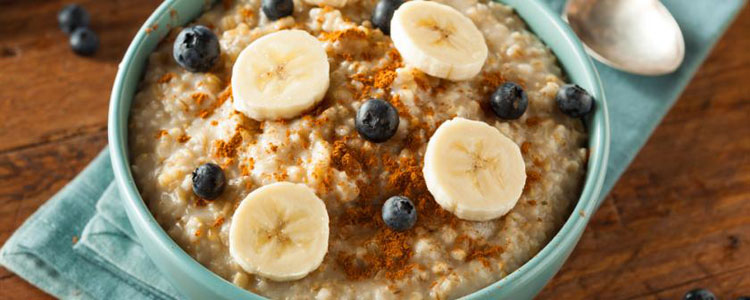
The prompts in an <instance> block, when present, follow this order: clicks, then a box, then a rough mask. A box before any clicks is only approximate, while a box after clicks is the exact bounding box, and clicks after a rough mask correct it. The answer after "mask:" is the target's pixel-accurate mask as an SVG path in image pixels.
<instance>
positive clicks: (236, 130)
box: [129, 0, 587, 299]
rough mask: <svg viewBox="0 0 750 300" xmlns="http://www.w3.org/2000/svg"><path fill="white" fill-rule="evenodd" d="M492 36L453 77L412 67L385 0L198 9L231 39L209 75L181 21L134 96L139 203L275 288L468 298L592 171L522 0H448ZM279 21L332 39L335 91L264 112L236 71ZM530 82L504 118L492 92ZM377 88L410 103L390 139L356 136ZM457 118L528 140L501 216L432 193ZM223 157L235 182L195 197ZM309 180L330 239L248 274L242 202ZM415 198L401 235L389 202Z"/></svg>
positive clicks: (175, 231) (581, 133)
mask: <svg viewBox="0 0 750 300" xmlns="http://www.w3.org/2000/svg"><path fill="white" fill-rule="evenodd" d="M437 2H441V3H444V4H447V5H450V6H452V7H454V8H455V9H457V10H458V11H460V12H461V13H463V14H464V15H466V16H467V17H468V18H470V19H471V21H473V23H474V24H475V25H476V27H477V28H478V29H479V31H480V32H481V33H482V35H484V38H485V41H486V44H487V48H488V50H489V51H488V53H489V54H488V57H487V60H486V62H485V64H484V66H483V67H482V69H481V71H480V73H479V74H478V75H477V76H474V77H473V78H471V79H468V80H463V81H449V80H445V79H439V78H436V77H432V76H429V75H426V74H425V73H423V72H421V71H419V70H418V69H416V68H414V67H412V66H410V65H409V64H407V63H405V62H404V61H403V59H402V58H401V55H400V54H399V52H398V51H397V50H396V49H395V47H394V46H393V43H392V42H391V40H390V38H389V37H388V36H387V35H384V34H383V33H382V32H381V31H379V30H377V29H373V26H372V24H371V23H370V21H369V20H370V16H371V14H372V10H373V8H374V6H375V5H376V2H375V1H373V0H350V1H349V3H347V4H346V5H345V6H344V7H341V8H333V7H329V6H325V5H320V6H318V5H310V4H308V3H306V2H302V1H299V0H295V1H294V12H293V15H292V16H291V17H285V18H281V19H279V20H277V21H270V20H269V19H267V18H266V16H265V15H263V13H262V10H261V1H260V0H249V1H223V2H222V3H219V4H216V5H214V6H213V7H210V8H207V10H206V11H205V12H204V13H203V14H202V15H201V16H200V17H199V18H198V19H196V20H195V21H194V23H195V24H201V25H204V26H206V27H208V28H210V29H211V30H212V31H214V32H215V33H216V34H217V36H218V37H219V43H220V50H221V56H220V58H219V61H218V63H216V65H214V66H213V68H212V69H211V70H210V71H209V72H205V73H190V72H187V71H185V70H184V69H182V68H180V67H179V66H178V65H177V64H176V63H175V61H174V60H173V59H172V45H171V44H172V41H173V40H174V39H175V37H176V35H177V32H178V31H179V28H176V29H174V30H172V33H171V34H170V35H169V36H167V37H166V38H165V41H164V42H163V43H162V44H161V45H160V46H159V47H158V48H157V49H156V51H155V52H153V53H152V54H151V56H150V58H149V64H148V68H147V70H146V73H145V76H144V79H143V81H142V82H141V84H140V86H139V91H138V92H137V94H136V96H135V100H134V103H133V106H132V111H131V117H130V121H129V122H130V124H129V132H130V137H129V139H130V153H131V162H132V170H133V173H134V176H135V179H136V182H137V185H138V187H139V189H140V193H141V195H142V196H143V199H144V200H145V201H146V203H147V204H148V206H149V208H150V210H151V212H152V213H153V215H154V216H155V217H156V219H157V221H158V222H159V224H160V225H161V226H163V227H164V229H165V230H166V231H167V232H168V234H169V235H170V236H171V237H172V238H173V239H174V240H175V241H176V242H177V243H178V244H179V245H180V246H181V247H182V248H183V249H184V250H185V251H186V252H187V253H189V254H190V255H191V256H193V257H194V258H195V259H196V260H197V261H198V262H200V263H201V264H203V265H204V266H206V267H207V268H209V269H210V270H212V271H213V272H215V273H216V274H218V275H219V276H221V277H223V278H226V279H227V280H229V281H231V282H233V283H234V284H236V285H238V286H240V287H242V288H245V289H248V290H250V291H253V292H255V293H258V294H260V295H263V296H266V297H269V298H274V299H277V298H304V299H310V298H315V299H340V298H370V299H395V298H404V299H429V298H439V299H446V298H456V297H460V296H463V295H467V294H469V293H472V292H474V291H476V290H478V289H481V288H483V287H485V286H487V285H488V284H491V283H493V282H495V281H497V280H499V279H501V278H503V277H504V276H506V275H508V274H509V273H510V272H512V271H513V270H515V269H517V268H518V267H520V266H521V265H522V264H523V263H525V262H526V261H528V260H529V259H530V258H531V257H533V256H534V255H535V254H536V253H537V252H538V251H539V250H540V249H541V248H542V247H543V246H544V245H545V244H546V243H547V242H548V241H549V240H550V239H551V238H552V236H553V235H554V234H555V233H556V232H557V230H558V229H559V228H560V226H561V225H562V223H563V222H564V221H565V219H566V218H567V217H568V216H569V215H570V211H571V207H572V204H573V203H574V202H575V200H576V199H577V198H578V195H579V193H580V187H581V184H582V182H583V176H584V173H585V165H586V158H587V150H586V148H585V143H586V138H587V137H586V133H585V129H584V126H583V124H582V122H581V121H580V120H579V119H575V118H570V117H568V116H565V115H563V114H562V113H561V112H560V111H559V109H558V108H557V106H556V104H555V94H556V93H557V91H558V90H559V89H560V87H561V86H562V85H563V84H564V82H563V79H562V76H563V75H562V72H561V69H560V67H559V66H558V65H557V61H556V58H555V56H554V55H553V54H552V53H551V52H550V50H549V49H547V48H546V47H545V46H544V45H543V44H542V43H541V42H540V41H539V39H538V38H537V37H535V36H534V35H533V34H532V33H530V32H529V31H528V30H527V29H526V28H525V25H524V23H523V21H522V20H521V19H520V18H519V17H518V16H516V15H515V14H514V12H513V10H512V9H511V8H510V7H507V6H504V5H502V4H498V3H494V2H486V1H476V0H440V1H437ZM282 29H301V30H304V31H307V32H309V33H310V34H311V35H313V36H314V37H316V38H317V39H318V40H319V41H321V42H322V43H323V45H324V48H325V51H326V53H327V55H328V61H329V63H330V87H329V88H328V90H327V93H326V95H325V97H324V99H323V100H322V101H321V102H320V103H318V104H317V105H316V106H314V107H313V108H312V109H310V110H308V111H306V112H305V113H304V114H302V115H301V116H297V117H295V118H291V119H286V120H276V121H262V122H258V121H255V120H253V119H250V118H248V117H247V116H245V115H243V114H242V113H240V112H237V111H235V110H234V109H233V106H232V101H233V98H232V90H231V84H230V81H231V78H230V77H231V74H232V66H233V64H234V61H235V60H236V59H237V57H238V55H239V54H240V51H242V50H243V49H244V48H245V47H246V46H247V45H249V44H250V43H251V42H253V41H254V40H256V39H258V38H260V37H262V36H264V35H266V34H268V33H272V32H275V31H279V30H282ZM506 81H513V82H516V83H518V84H520V85H521V86H523V88H524V89H525V91H526V93H527V95H528V99H529V102H528V109H527V110H526V112H525V114H523V115H522V116H521V117H520V118H519V119H517V120H501V119H499V118H497V117H496V116H495V115H494V114H493V113H492V111H491V109H490V108H489V104H488V98H489V95H490V94H491V93H492V92H493V91H494V90H495V89H496V88H497V87H498V86H499V85H500V84H502V83H503V82H506ZM373 97H378V98H382V99H385V100H386V101H388V102H389V103H391V104H392V105H393V106H395V107H396V109H397V110H398V115H399V119H400V121H399V125H398V130H397V131H396V134H395V135H394V136H393V137H392V138H390V139H389V140H388V141H386V142H384V143H372V142H368V141H365V140H363V139H362V138H361V137H360V136H358V134H357V131H356V129H355V115H356V112H357V109H358V108H359V107H360V106H361V105H362V103H363V101H365V100H367V99H369V98H373ZM454 117H463V118H466V119H471V120H479V121H483V122H485V123H487V124H489V125H491V126H493V127H494V128H496V129H497V130H499V131H500V132H501V133H502V134H503V135H505V136H507V137H508V138H510V139H511V140H512V141H513V142H515V143H516V144H517V145H518V146H519V147H520V149H521V153H522V154H523V160H524V163H525V166H526V175H527V177H526V183H525V187H524V189H523V194H522V195H521V197H520V199H519V200H518V202H517V204H516V205H515V207H514V208H513V209H512V210H510V212H508V213H507V214H506V215H505V216H503V217H501V218H497V219H494V220H490V221H483V222H476V221H465V220H461V219H459V218H457V217H455V216H454V215H453V214H452V213H450V212H448V211H446V210H443V209H442V208H441V207H440V206H439V205H438V204H437V203H436V202H435V200H434V199H433V198H432V196H431V194H430V192H429V191H428V190H427V188H426V185H425V181H424V178H423V175H422V168H423V157H424V154H425V148H426V146H427V142H428V140H429V138H430V136H431V135H432V134H433V133H434V132H435V130H436V129H437V128H438V126H440V124H442V123H443V122H445V121H447V120H450V119H452V118H454ZM204 163H216V164H218V165H219V166H221V168H222V169H223V170H224V173H225V174H226V178H227V182H226V189H225V191H224V192H223V194H222V195H221V196H220V197H218V198H217V199H214V200H211V201H208V200H204V199H199V198H197V197H196V196H195V195H194V194H193V191H192V189H191V184H192V182H191V172H192V171H193V170H194V169H195V168H196V167H198V166H199V165H201V164H204ZM279 181H289V182H295V183H302V184H304V185H306V186H308V187H309V188H311V189H312V190H313V191H314V192H315V194H316V195H317V196H318V197H319V198H320V199H322V200H323V202H324V203H325V207H326V210H327V212H328V215H329V216H330V237H329V243H328V251H327V254H326V255H325V258H324V259H323V262H322V264H321V265H320V267H318V268H317V269H316V270H315V271H313V272H311V273H310V274H308V275H307V276H306V277H304V278H301V279H299V280H295V281H286V282H277V281H272V280H269V279H267V278H263V277H261V276H256V275H253V274H249V273H246V272H245V271H243V269H242V268H241V267H240V266H239V265H238V264H237V263H236V262H235V261H234V260H233V259H232V257H231V256H230V255H229V250H228V248H229V245H228V243H229V242H228V235H229V231H230V224H231V218H232V215H233V212H234V211H235V209H236V208H237V207H238V206H239V204H240V202H241V201H242V199H243V198H245V196H247V195H248V194H249V193H250V192H252V191H253V190H256V189H257V188H259V187H261V186H265V185H269V184H271V183H274V182H279ZM394 195H403V196H406V197H408V198H409V199H411V200H412V201H413V202H414V205H415V206H416V209H417V212H418V219H417V222H416V225H415V226H414V227H413V228H412V229H410V230H407V231H403V232H396V231H393V230H391V229H389V228H388V227H387V226H385V225H384V222H383V220H382V219H381V217H380V212H381V206H382V205H383V202H384V201H385V200H386V199H388V198H389V197H391V196H394Z"/></svg>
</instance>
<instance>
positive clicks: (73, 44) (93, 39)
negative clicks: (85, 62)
mask: <svg viewBox="0 0 750 300" xmlns="http://www.w3.org/2000/svg"><path fill="white" fill-rule="evenodd" d="M69 42H70V48H72V49H73V52H75V53H76V54H78V55H83V56H91V55H94V53H96V50H98V49H99V37H98V36H97V35H96V33H95V32H94V31H93V30H91V29H89V28H87V27H81V28H78V29H76V30H75V31H73V33H72V34H71V35H70V40H69Z"/></svg>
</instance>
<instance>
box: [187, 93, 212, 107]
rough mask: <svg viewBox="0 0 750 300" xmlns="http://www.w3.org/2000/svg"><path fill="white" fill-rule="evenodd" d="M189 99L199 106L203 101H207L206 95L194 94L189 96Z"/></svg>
mask: <svg viewBox="0 0 750 300" xmlns="http://www.w3.org/2000/svg"><path fill="white" fill-rule="evenodd" d="M190 98H192V99H193V101H195V103H196V104H198V105H201V103H203V101H206V99H208V95H207V94H206V93H200V92H196V93H193V94H192V95H190Z"/></svg>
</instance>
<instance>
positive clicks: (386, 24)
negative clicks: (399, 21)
mask: <svg viewBox="0 0 750 300" xmlns="http://www.w3.org/2000/svg"><path fill="white" fill-rule="evenodd" d="M401 4H404V1H402V0H380V1H379V2H378V4H376V5H375V10H374V11H373V12H372V18H371V19H370V22H372V26H375V28H378V29H380V31H382V32H383V33H385V34H386V35H389V34H391V19H393V13H394V12H395V11H396V9H398V7H399V6H401Z"/></svg>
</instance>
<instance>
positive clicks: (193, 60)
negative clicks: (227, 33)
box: [172, 25, 220, 73]
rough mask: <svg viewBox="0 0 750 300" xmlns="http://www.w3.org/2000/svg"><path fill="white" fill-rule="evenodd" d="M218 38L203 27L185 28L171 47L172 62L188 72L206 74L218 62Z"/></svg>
mask: <svg viewBox="0 0 750 300" xmlns="http://www.w3.org/2000/svg"><path fill="white" fill-rule="evenodd" d="M219 51H220V50H219V38H217V37H216V34H214V33H213V31H211V30H210V29H208V28H206V27H205V26H201V25H195V26H191V27H185V28H184V29H182V31H180V34H178V35H177V38H176V39H175V41H174V46H173V47H172V55H173V56H174V60H175V61H176V62H177V64H179V65H180V66H182V67H183V68H185V70H188V71H190V72H193V73H196V72H207V71H208V70H210V69H211V67H213V66H214V64H216V62H217V61H218V60H219V53H220V52H219Z"/></svg>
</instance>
